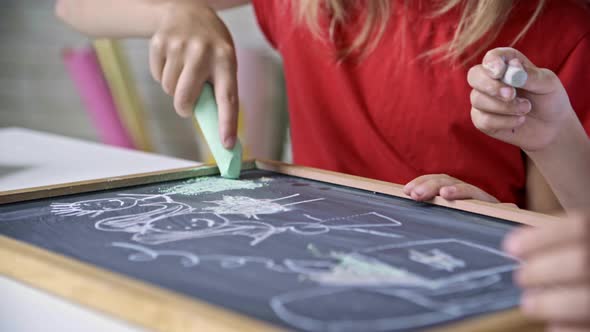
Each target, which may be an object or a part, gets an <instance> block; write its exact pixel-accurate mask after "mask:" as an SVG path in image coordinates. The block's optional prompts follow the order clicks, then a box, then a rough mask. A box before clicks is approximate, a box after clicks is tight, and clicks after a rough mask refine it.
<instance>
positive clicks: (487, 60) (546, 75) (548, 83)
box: [483, 47, 561, 94]
mask: <svg viewBox="0 0 590 332" xmlns="http://www.w3.org/2000/svg"><path fill="white" fill-rule="evenodd" d="M498 61H502V62H504V63H510V65H511V66H521V67H522V68H524V70H525V71H526V72H527V74H528V78H527V81H526V83H525V85H524V86H523V87H522V88H521V89H523V90H526V91H529V92H532V93H536V94H548V93H551V92H553V91H555V90H556V89H557V88H559V86H561V83H560V82H559V78H558V77H557V75H555V73H553V72H552V71H550V70H548V69H542V68H538V67H537V66H535V65H534V64H533V63H532V62H531V61H530V60H529V59H528V58H527V57H526V56H525V55H524V54H522V53H521V52H519V51H518V50H515V49H513V48H509V47H501V48H496V49H493V50H491V51H489V52H488V53H487V54H486V55H485V56H484V59H483V66H484V68H495V67H496V66H498V65H497V64H496V63H497V62H498ZM488 71H489V72H490V75H491V76H493V77H494V78H497V79H500V78H501V77H502V75H504V72H502V73H501V74H500V75H495V74H496V71H494V70H491V69H488Z"/></svg>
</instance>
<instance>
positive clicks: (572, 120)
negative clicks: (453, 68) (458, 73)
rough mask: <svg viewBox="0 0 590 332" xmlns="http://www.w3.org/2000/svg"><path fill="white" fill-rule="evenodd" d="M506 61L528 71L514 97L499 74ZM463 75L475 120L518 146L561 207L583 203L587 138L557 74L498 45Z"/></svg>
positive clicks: (588, 181)
mask: <svg viewBox="0 0 590 332" xmlns="http://www.w3.org/2000/svg"><path fill="white" fill-rule="evenodd" d="M507 62H508V63H510V65H513V66H522V67H523V68H524V69H525V70H526V72H527V73H528V76H529V77H528V80H527V82H526V84H525V85H524V87H522V89H519V91H518V97H517V96H516V90H515V89H514V88H512V87H509V86H507V85H506V84H504V83H502V82H501V81H500V80H499V78H500V77H501V76H502V75H503V73H504V71H505V69H506V63H507ZM468 81H469V84H470V85H471V86H472V87H473V91H472V94H471V103H472V105H473V107H472V109H471V118H472V120H473V123H474V124H475V126H476V127H477V128H478V129H480V130H481V131H483V132H484V133H486V134H488V135H490V136H492V137H494V138H497V139H499V140H502V141H504V142H507V143H510V144H514V145H516V146H518V147H520V148H521V149H523V150H524V151H525V152H526V153H527V155H528V156H529V158H530V159H531V160H532V161H533V162H534V163H535V165H536V166H537V167H538V168H539V170H540V172H541V173H542V174H543V176H544V177H545V178H546V179H547V181H548V183H549V184H550V185H551V188H552V189H553V191H554V192H555V194H556V196H557V198H558V199H559V201H560V202H561V204H562V206H563V207H564V208H565V209H566V210H568V211H571V210H574V209H577V208H582V207H585V206H587V203H588V201H587V200H588V197H589V196H590V176H587V174H588V172H589V171H588V170H590V141H589V139H588V136H587V135H586V132H585V131H584V128H583V127H582V125H581V124H580V122H579V120H578V118H577V116H576V113H575V112H574V110H573V108H572V106H571V104H570V102H569V98H568V96H567V93H566V91H565V89H564V87H563V85H562V84H561V82H560V81H559V78H558V77H557V76H556V75H555V74H554V73H553V72H551V71H549V70H547V69H540V68H537V67H536V66H535V65H534V64H532V63H531V62H530V61H529V60H528V59H527V58H526V57H525V56H524V55H523V54H521V53H520V52H518V51H516V50H514V49H511V48H499V49H495V50H492V51H490V52H488V53H487V54H486V56H485V57H484V60H483V64H482V65H478V66H475V67H473V68H472V69H471V70H470V71H469V75H468Z"/></svg>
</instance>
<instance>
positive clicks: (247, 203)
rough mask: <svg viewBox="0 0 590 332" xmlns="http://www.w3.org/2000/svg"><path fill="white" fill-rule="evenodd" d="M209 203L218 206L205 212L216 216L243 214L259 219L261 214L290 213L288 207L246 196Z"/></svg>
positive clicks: (228, 197)
mask: <svg viewBox="0 0 590 332" xmlns="http://www.w3.org/2000/svg"><path fill="white" fill-rule="evenodd" d="M208 203H213V204H216V206H210V207H206V208H204V209H203V210H207V211H210V212H212V213H215V214H221V215H223V214H242V215H244V216H245V217H247V218H255V219H258V215H260V214H274V213H279V212H283V211H288V210H287V208H286V207H284V206H283V205H281V204H279V203H275V202H273V201H272V200H268V199H258V198H252V197H245V196H223V199H222V200H219V201H211V202H208Z"/></svg>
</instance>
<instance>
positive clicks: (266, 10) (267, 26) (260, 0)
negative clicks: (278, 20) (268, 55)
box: [252, 0, 277, 48]
mask: <svg viewBox="0 0 590 332" xmlns="http://www.w3.org/2000/svg"><path fill="white" fill-rule="evenodd" d="M274 2H275V1H274V0H252V7H254V13H255V14H256V19H257V21H258V25H259V26H260V30H262V33H263V34H264V36H265V37H266V39H267V40H268V42H269V43H270V44H271V45H272V47H274V48H277V43H276V39H275V33H276V29H275V24H274V21H275V20H274V15H273V7H274Z"/></svg>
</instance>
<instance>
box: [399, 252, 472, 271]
mask: <svg viewBox="0 0 590 332" xmlns="http://www.w3.org/2000/svg"><path fill="white" fill-rule="evenodd" d="M410 259H411V260H413V261H415V262H419V263H422V264H426V265H429V266H431V267H432V268H433V269H436V270H446V271H449V272H452V271H454V270H455V269H457V268H461V267H465V262H464V261H462V260H460V259H457V258H455V257H453V256H451V255H449V254H447V253H445V252H443V251H442V250H439V249H432V250H430V251H427V252H421V251H418V250H410Z"/></svg>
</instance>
